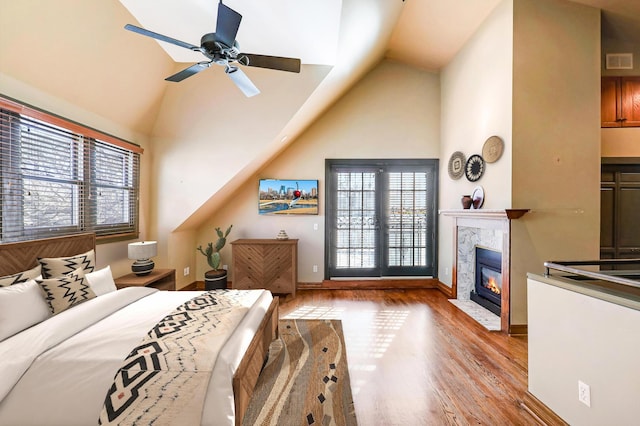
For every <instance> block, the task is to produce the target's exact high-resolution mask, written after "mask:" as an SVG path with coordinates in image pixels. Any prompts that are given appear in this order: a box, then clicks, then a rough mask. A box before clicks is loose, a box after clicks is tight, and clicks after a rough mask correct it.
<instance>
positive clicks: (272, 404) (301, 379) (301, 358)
mask: <svg viewBox="0 0 640 426" xmlns="http://www.w3.org/2000/svg"><path fill="white" fill-rule="evenodd" d="M279 332H280V338H279V339H276V340H275V341H274V342H273V343H271V347H270V348H269V359H268V360H267V363H266V365H265V367H264V369H263V371H262V373H261V374H260V378H259V379H258V383H257V384H256V388H255V391H254V394H253V396H252V398H251V401H250V402H249V408H248V409H247V413H246V414H245V417H244V420H243V425H247V426H248V425H274V426H275V425H277V426H283V425H291V426H294V425H295V426H300V425H323V426H325V425H337V426H342V425H345V426H351V425H354V426H355V425H357V421H356V415H355V410H354V406H353V397H352V394H351V385H350V382H349V370H348V368H347V353H346V350H345V343H344V335H343V332H342V323H341V321H340V320H303V319H281V320H280V322H279Z"/></svg>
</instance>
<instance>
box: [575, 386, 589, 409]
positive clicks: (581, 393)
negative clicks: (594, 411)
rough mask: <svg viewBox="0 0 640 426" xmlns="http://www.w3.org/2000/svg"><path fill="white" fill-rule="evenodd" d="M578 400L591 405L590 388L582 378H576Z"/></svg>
mask: <svg viewBox="0 0 640 426" xmlns="http://www.w3.org/2000/svg"><path fill="white" fill-rule="evenodd" d="M578 401H580V402H582V403H583V404H584V405H586V406H587V407H591V388H590V387H589V385H588V384H586V383H584V382H583V381H582V380H578Z"/></svg>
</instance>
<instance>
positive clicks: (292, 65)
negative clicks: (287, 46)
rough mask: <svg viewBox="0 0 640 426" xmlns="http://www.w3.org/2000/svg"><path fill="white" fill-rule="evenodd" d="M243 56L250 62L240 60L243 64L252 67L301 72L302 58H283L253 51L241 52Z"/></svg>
mask: <svg viewBox="0 0 640 426" xmlns="http://www.w3.org/2000/svg"><path fill="white" fill-rule="evenodd" d="M238 56H241V57H246V58H247V59H248V62H247V63H245V61H244V60H242V61H240V63H241V64H243V65H248V66H250V67H260V68H269V69H272V70H280V71H289V72H300V59H298V58H283V57H281V56H267V55H254V54H252V53H241V54H240V55H238Z"/></svg>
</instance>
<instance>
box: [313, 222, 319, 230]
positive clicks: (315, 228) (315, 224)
mask: <svg viewBox="0 0 640 426" xmlns="http://www.w3.org/2000/svg"><path fill="white" fill-rule="evenodd" d="M313 230H314V231H317V230H318V224H317V223H314V224H313Z"/></svg>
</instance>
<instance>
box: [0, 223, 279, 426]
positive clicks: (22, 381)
mask: <svg viewBox="0 0 640 426" xmlns="http://www.w3.org/2000/svg"><path fill="white" fill-rule="evenodd" d="M92 249H95V235H94V234H78V235H72V236H66V237H59V238H48V239H42V240H34V241H27V242H18V243H7V244H0V277H2V276H7V275H10V274H15V273H17V272H21V271H26V270H28V269H29V268H32V267H34V266H36V265H38V258H43V257H47V258H60V257H65V256H75V255H77V254H79V253H85V252H87V251H89V250H92ZM253 292H254V293H251V294H246V295H245V294H241V296H242V300H243V303H245V304H246V310H247V313H246V314H244V315H243V316H241V319H239V320H238V321H239V325H238V327H237V328H234V329H233V331H232V332H231V334H230V336H229V337H228V338H225V340H224V344H221V348H220V351H219V353H218V354H217V358H216V359H217V360H216V362H215V366H214V368H213V373H212V374H211V377H210V379H208V380H209V381H208V386H206V394H205V396H204V397H202V398H204V408H203V410H202V418H201V424H205V425H222V424H229V425H233V424H236V425H240V424H242V418H243V415H244V412H245V411H246V408H247V407H248V404H249V399H250V397H251V394H252V392H253V388H254V386H255V383H256V381H257V379H258V376H259V374H260V371H261V369H262V366H263V364H264V361H265V359H266V357H267V353H268V348H269V344H270V342H271V341H272V340H274V339H275V338H276V337H277V323H278V300H277V298H276V297H273V296H272V295H271V293H269V292H267V291H260V290H258V291H257V292H256V291H253ZM214 293H215V294H213V296H215V297H222V296H223V294H222V293H226V294H229V293H232V294H236V293H241V292H240V291H237V292H235V291H231V292H225V291H224V290H223V291H219V292H217V291H214ZM196 296H197V297H200V296H202V297H204V296H209V294H208V293H207V292H195V291H177V292H172V291H158V290H157V289H150V288H125V289H121V290H117V291H113V292H111V293H108V294H104V295H99V296H98V297H95V298H93V299H91V300H87V301H85V302H83V303H80V304H77V305H75V306H73V307H71V308H69V309H67V310H65V311H64V312H61V313H59V314H57V315H53V316H51V317H50V318H48V319H46V320H45V321H42V322H41V323H38V324H36V325H33V326H31V327H29V328H27V329H25V330H24V331H21V332H19V333H17V334H15V335H13V336H11V337H8V338H5V339H4V340H2V341H0V359H2V361H0V424H20V425H27V424H52V425H55V424H65V425H71V424H97V422H98V417H99V416H100V415H101V408H102V406H103V405H106V404H104V401H105V395H106V394H107V390H108V389H109V386H110V385H111V383H112V382H114V375H115V374H116V372H119V367H120V366H121V364H122V362H123V360H124V358H125V357H126V356H127V354H129V352H130V351H131V349H132V348H133V347H135V346H136V345H137V344H138V343H139V341H140V340H141V339H142V338H143V337H145V334H146V333H147V331H149V329H150V328H152V327H153V326H154V325H155V323H156V322H157V321H158V320H159V319H162V318H163V317H164V316H165V315H167V313H169V312H171V311H172V309H173V308H175V307H176V306H177V305H180V304H182V303H185V302H188V301H189V300H190V299H192V298H193V297H196ZM244 301H246V302H244ZM50 327H53V328H52V329H51V328H50ZM32 350H33V351H35V353H36V354H32V353H31V351H32ZM3 364H4V365H3ZM13 376H15V377H13ZM105 384H106V385H105ZM105 386H106V387H105ZM198 398H200V397H198ZM198 398H193V399H194V400H195V399H198ZM191 399H192V398H191V397H183V400H184V401H186V404H185V406H184V407H188V406H189V401H190V400H191ZM98 406H99V407H98ZM96 407H98V408H96ZM184 407H183V408H182V409H183V410H185V409H186V408H184ZM195 407H197V405H195ZM21 416H22V417H21ZM198 418H200V417H199V416H198ZM161 423H162V422H161Z"/></svg>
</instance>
